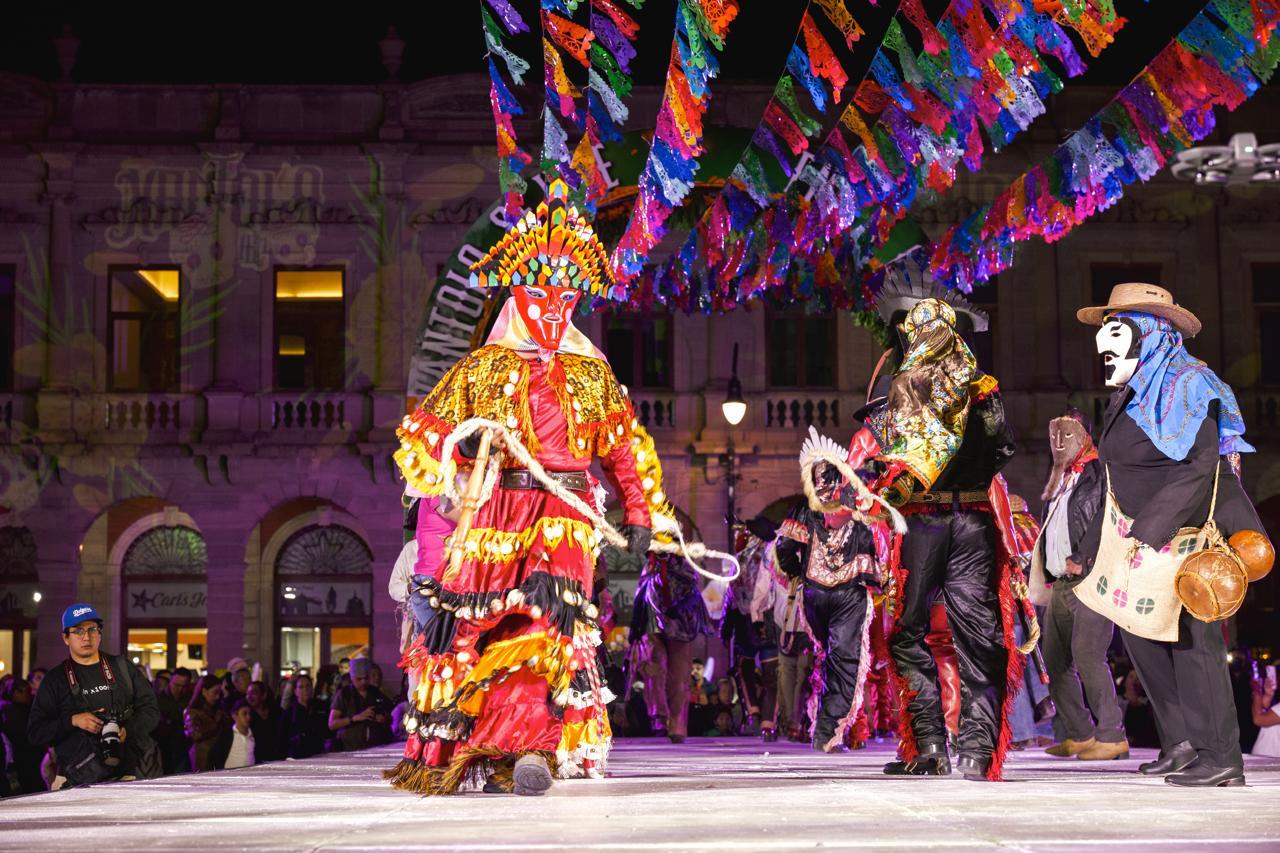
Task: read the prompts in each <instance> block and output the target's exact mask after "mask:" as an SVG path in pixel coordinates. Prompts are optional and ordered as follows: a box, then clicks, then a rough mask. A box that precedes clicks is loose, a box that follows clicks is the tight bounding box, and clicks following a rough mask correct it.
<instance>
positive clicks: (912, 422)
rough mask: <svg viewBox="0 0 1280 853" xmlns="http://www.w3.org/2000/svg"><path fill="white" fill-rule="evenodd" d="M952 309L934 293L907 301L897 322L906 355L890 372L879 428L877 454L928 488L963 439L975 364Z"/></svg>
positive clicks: (975, 369) (974, 374)
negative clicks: (910, 303) (908, 307)
mask: <svg viewBox="0 0 1280 853" xmlns="http://www.w3.org/2000/svg"><path fill="white" fill-rule="evenodd" d="M955 327H956V313H955V311H954V310H953V309H952V308H951V306H950V305H948V304H947V303H945V302H943V301H941V300H938V299H923V300H921V301H920V302H917V303H916V304H915V305H914V306H912V308H911V311H910V312H909V313H908V314H907V318H906V319H905V320H904V321H903V322H902V325H901V326H900V327H899V328H900V329H901V330H902V332H903V334H904V335H905V336H906V339H907V348H906V356H905V357H904V358H903V360H902V366H901V367H899V368H898V372H897V373H896V374H895V375H894V378H893V384H892V385H891V386H890V390H889V400H888V405H886V406H885V407H884V409H883V410H882V413H881V417H882V418H883V423H882V424H879V425H877V426H879V429H877V432H879V433H880V434H881V435H883V436H884V437H885V438H886V440H887V441H886V444H885V446H886V448H887V449H886V450H885V451H884V452H883V453H881V454H880V458H881V459H882V460H884V461H885V462H887V463H889V464H890V465H891V466H892V465H893V464H894V463H897V464H899V465H901V466H902V467H903V468H905V469H906V470H907V471H909V472H910V473H911V474H912V475H913V476H914V477H915V478H916V479H917V480H919V481H920V483H921V484H922V485H923V486H924V487H925V488H926V489H928V488H930V487H931V486H932V485H933V484H934V482H935V481H936V480H937V479H938V477H939V476H940V475H941V474H942V471H943V469H945V468H946V467H947V464H948V463H949V462H950V461H951V458H952V457H953V456H955V454H956V452H957V451H958V450H959V449H960V444H961V442H963V441H964V428H965V422H966V421H967V419H968V417H969V399H970V393H969V392H970V389H969V385H970V383H971V382H973V380H974V378H975V376H976V375H977V372H978V364H977V361H976V359H974V357H973V353H972V352H970V351H969V347H968V346H967V345H966V344H965V342H964V340H963V339H962V338H961V337H960V335H959V334H957V333H956V328H955Z"/></svg>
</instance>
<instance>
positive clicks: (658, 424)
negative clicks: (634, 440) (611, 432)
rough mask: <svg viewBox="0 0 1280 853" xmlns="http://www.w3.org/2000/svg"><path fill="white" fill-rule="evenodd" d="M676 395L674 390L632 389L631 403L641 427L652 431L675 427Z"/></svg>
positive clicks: (667, 429) (662, 430) (656, 431)
mask: <svg viewBox="0 0 1280 853" xmlns="http://www.w3.org/2000/svg"><path fill="white" fill-rule="evenodd" d="M684 396H686V397H689V396H691V395H684ZM676 397H677V395H676V393H675V392H674V391H633V392H631V405H632V406H634V407H635V410H636V419H637V420H638V421H640V425H641V426H642V427H644V428H645V429H647V430H649V432H652V433H658V432H664V431H669V430H673V429H675V428H676ZM688 402H689V401H687V400H686V404H687V403H688Z"/></svg>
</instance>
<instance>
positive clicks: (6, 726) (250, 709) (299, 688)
mask: <svg viewBox="0 0 1280 853" xmlns="http://www.w3.org/2000/svg"><path fill="white" fill-rule="evenodd" d="M46 677H51V678H62V677H63V674H62V671H61V670H56V671H55V672H54V673H53V674H52V675H49V674H47V673H46V672H45V670H43V669H36V670H33V671H32V672H31V673H30V674H29V675H28V676H27V678H25V679H23V678H18V677H15V676H14V675H12V674H7V675H5V676H3V677H2V678H0V797H8V796H17V795H19V794H33V793H39V792H42V791H46V790H50V789H57V788H58V787H62V785H64V784H66V782H65V777H63V776H62V774H61V773H60V768H59V767H58V762H57V758H56V755H55V754H54V750H53V749H52V748H51V745H50V744H44V743H36V742H33V740H32V738H31V735H30V732H29V726H28V722H29V719H30V716H31V708H32V703H33V699H34V697H35V696H36V694H37V692H38V691H39V689H40V686H41V682H42V681H43V680H44V679H45V678H46ZM143 677H144V678H146V677H147V676H146V674H145V672H143ZM150 686H151V688H152V690H154V693H155V704H156V708H157V710H158V714H159V720H158V722H157V723H156V725H155V728H154V730H153V731H152V732H151V739H152V740H154V742H155V746H156V752H157V753H158V763H159V766H160V768H161V772H162V773H163V775H172V774H179V773H193V772H195V773H199V772H207V771H211V770H221V769H232V768H237V767H247V766H250V765H255V764H265V763H267V762H272V761H282V760H285V759H289V758H308V757H310V756H314V755H320V754H322V753H326V752H338V751H344V750H353V749H363V748H365V747H368V746H377V745H379V744H384V743H389V742H391V741H392V740H393V734H392V726H391V721H392V712H393V709H394V708H395V706H396V704H397V700H398V699H399V700H402V699H403V696H400V697H392V696H389V695H388V694H387V693H385V692H384V691H383V681H382V671H381V669H380V668H379V667H378V666H377V665H376V664H373V663H372V662H371V661H370V660H369V659H368V658H365V657H357V658H354V659H352V660H350V661H348V660H346V659H344V660H343V661H342V662H341V663H340V664H338V665H329V666H324V667H321V668H320V669H319V671H318V672H316V673H315V674H314V675H313V674H311V673H309V672H306V671H301V672H297V673H294V674H292V675H290V676H288V677H285V678H283V679H281V680H280V682H279V683H277V684H276V685H275V686H274V689H273V686H272V685H270V684H268V683H267V682H266V680H264V679H262V678H261V676H257V677H255V671H254V669H253V668H251V667H250V665H249V663H248V662H247V661H245V660H244V659H242V658H234V659H233V660H231V661H230V662H229V663H228V664H227V667H226V669H225V670H220V671H217V672H207V673H203V674H201V673H195V672H192V671H191V670H190V669H187V668H185V667H178V668H177V669H174V670H172V671H170V670H158V671H156V672H154V673H151V674H150Z"/></svg>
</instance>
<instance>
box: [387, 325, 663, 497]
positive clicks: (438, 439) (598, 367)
mask: <svg viewBox="0 0 1280 853" xmlns="http://www.w3.org/2000/svg"><path fill="white" fill-rule="evenodd" d="M554 362H555V363H556V364H558V365H559V367H561V368H562V369H563V372H561V371H558V370H555V369H552V370H550V371H548V376H549V377H550V379H549V381H550V383H551V387H552V389H553V390H554V392H555V395H556V400H557V401H558V402H559V404H560V410H561V411H562V412H563V413H564V417H565V421H566V422H567V423H568V425H569V427H568V429H569V434H568V444H569V449H570V451H571V452H572V453H573V454H574V455H575V456H577V457H579V458H586V457H589V456H593V455H595V456H604V455H607V454H608V453H609V452H610V451H612V450H613V448H614V446H615V445H617V444H618V442H629V441H630V440H631V438H632V436H633V434H634V430H635V428H636V426H638V424H636V419H635V413H634V411H633V410H632V407H631V403H630V402H629V401H628V400H627V398H626V397H624V396H623V394H622V388H621V386H620V385H619V384H618V381H617V379H616V378H614V375H613V371H612V369H610V367H609V365H608V363H607V362H604V361H601V360H600V359H597V358H590V357H588V356H581V355H570V354H567V353H558V354H557V355H556V356H555V357H554ZM554 366H555V365H553V368H554ZM477 417H478V418H485V419H488V420H492V421H497V422H498V423H501V424H505V425H506V426H507V428H509V429H512V430H516V431H518V432H519V434H520V438H521V440H522V441H524V442H525V446H526V447H528V448H529V450H530V451H532V452H534V453H536V452H537V451H538V449H539V445H538V441H537V437H536V436H535V435H534V431H533V429H532V422H533V419H532V415H531V413H530V411H529V365H528V363H527V362H526V361H525V359H523V358H521V357H520V356H519V355H518V354H517V353H515V352H513V351H512V350H510V349H507V348H506V347H503V346H497V345H491V346H484V347H481V348H480V349H478V350H476V351H475V352H472V353H470V354H469V355H467V356H466V357H465V358H463V359H462V360H461V361H459V362H458V363H457V364H456V365H454V366H453V367H452V368H451V369H450V370H449V372H448V373H446V374H445V375H444V377H443V378H442V379H441V380H440V382H439V383H438V384H437V385H436V387H435V388H433V389H432V390H431V393H430V394H428V395H427V397H426V399H424V400H423V401H422V405H421V406H419V407H418V410H417V411H415V412H414V413H413V414H412V415H409V416H407V417H406V418H405V419H404V421H403V423H402V424H401V426H400V428H399V429H398V430H397V431H396V435H397V437H398V438H399V439H400V449H399V450H398V451H396V453H395V460H396V464H397V465H399V466H400V470H401V472H402V473H403V474H404V477H405V480H406V481H408V483H409V484H410V485H411V486H413V487H414V488H415V489H417V490H419V491H421V492H422V493H423V494H427V495H437V494H440V493H441V492H442V491H443V489H444V483H445V480H446V478H447V477H451V476H453V462H452V460H447V459H446V460H442V459H441V458H440V450H441V448H442V446H443V443H444V437H445V436H447V435H448V434H449V433H450V432H451V431H452V430H453V428H454V427H456V426H457V425H458V424H460V423H462V422H463V421H465V420H468V419H470V418H477ZM633 452H635V450H634V448H633ZM651 455H652V457H653V461H655V462H656V460H657V454H656V453H652V452H651ZM637 467H639V466H637ZM660 477H661V471H660V469H659V472H658V477H655V478H654V479H655V481H659V482H660ZM656 491H657V492H658V493H660V492H661V489H660V488H659V489H657V490H656ZM655 497H656V494H655ZM661 503H662V502H661V501H656V502H654V505H655V506H656V505H658V504H661Z"/></svg>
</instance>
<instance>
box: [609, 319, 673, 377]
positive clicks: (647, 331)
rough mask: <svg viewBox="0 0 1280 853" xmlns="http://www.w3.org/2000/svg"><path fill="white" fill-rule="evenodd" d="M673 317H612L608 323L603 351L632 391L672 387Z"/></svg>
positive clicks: (615, 372)
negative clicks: (633, 389)
mask: <svg viewBox="0 0 1280 853" xmlns="http://www.w3.org/2000/svg"><path fill="white" fill-rule="evenodd" d="M671 329H672V322H671V314H670V313H668V312H665V311H662V312H656V313H653V314H613V315H611V316H610V317H609V318H608V320H607V321H606V325H605V333H604V351H605V355H607V356H609V364H610V365H612V367H613V372H614V374H615V375H616V376H617V377H618V381H619V382H621V383H622V384H623V385H627V386H629V387H631V388H670V387H671V352H672V334H671Z"/></svg>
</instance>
